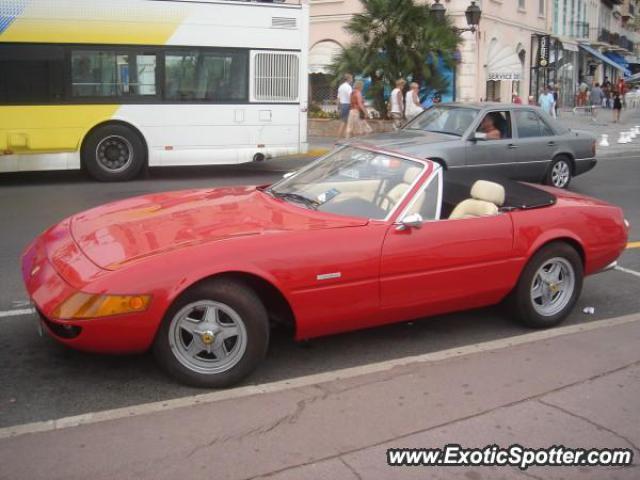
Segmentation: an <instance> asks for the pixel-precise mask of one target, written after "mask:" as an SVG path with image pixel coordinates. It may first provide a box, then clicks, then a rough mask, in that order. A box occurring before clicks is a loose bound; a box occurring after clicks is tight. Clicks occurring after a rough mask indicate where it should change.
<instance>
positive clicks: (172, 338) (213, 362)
mask: <svg viewBox="0 0 640 480" xmlns="http://www.w3.org/2000/svg"><path fill="white" fill-rule="evenodd" d="M169 346H170V347H171V350H172V352H173V354H174V355H175V357H176V358H177V359H178V361H179V362H180V363H181V364H182V365H184V366H185V367H186V368H188V369H189V370H191V371H194V372H198V373H203V374H207V375H212V374H217V373H222V372H226V371H227V370H230V369H231V368H233V367H234V366H235V365H236V364H237V363H238V362H239V361H240V360H241V359H242V357H243V356H244V353H245V351H246V349H247V330H246V328H245V325H244V322H243V321H242V318H241V317H240V315H238V313H237V312H236V311H235V310H234V309H233V308H231V307H230V306H229V305H226V304H224V303H220V302H214V301H211V300H200V301H197V302H193V303H190V304H188V305H185V307H184V308H182V309H181V310H180V311H179V312H178V313H176V314H175V316H174V317H173V318H172V319H171V324H170V325H169Z"/></svg>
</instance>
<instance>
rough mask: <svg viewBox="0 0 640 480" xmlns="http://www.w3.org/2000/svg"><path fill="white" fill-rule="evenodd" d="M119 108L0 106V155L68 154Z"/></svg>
mask: <svg viewBox="0 0 640 480" xmlns="http://www.w3.org/2000/svg"><path fill="white" fill-rule="evenodd" d="M118 108H119V105H38V106H0V152H3V151H7V150H8V151H11V152H13V153H43V152H69V151H75V150H77V149H78V148H79V146H80V140H81V139H82V137H83V136H84V134H85V133H86V132H87V131H88V130H89V129H91V128H92V127H93V126H95V125H96V124H98V123H100V122H104V121H106V120H110V119H111V118H113V116H114V114H115V113H116V111H117V110H118Z"/></svg>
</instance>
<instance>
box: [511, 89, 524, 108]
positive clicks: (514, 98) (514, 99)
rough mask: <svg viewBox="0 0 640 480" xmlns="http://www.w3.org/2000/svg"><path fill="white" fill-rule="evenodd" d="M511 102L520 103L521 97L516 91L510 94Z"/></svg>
mask: <svg viewBox="0 0 640 480" xmlns="http://www.w3.org/2000/svg"><path fill="white" fill-rule="evenodd" d="M511 102H512V103H515V104H516V105H522V98H520V95H518V92H513V94H512V95H511Z"/></svg>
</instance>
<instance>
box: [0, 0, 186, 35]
mask: <svg viewBox="0 0 640 480" xmlns="http://www.w3.org/2000/svg"><path fill="white" fill-rule="evenodd" d="M189 9H190V7H189V6H188V5H187V4H184V3H176V2H130V1H126V0H111V1H107V0H82V1H81V2H75V1H74V2H69V1H61V0H55V1H54V0H31V1H29V2H27V3H26V4H25V8H24V10H23V11H21V12H20V13H19V14H18V15H17V16H16V17H15V18H14V19H13V21H12V22H11V24H10V25H9V26H8V27H7V29H6V30H5V31H4V32H3V33H2V35H0V41H2V42H31V43H40V42H42V43H78V44H95V43H98V44H100V43H104V44H132V45H165V44H166V43H167V41H168V40H169V39H170V38H171V36H172V35H173V34H174V33H175V32H176V30H177V29H178V27H179V26H180V24H181V23H182V22H183V20H184V18H185V16H186V15H188V12H189Z"/></svg>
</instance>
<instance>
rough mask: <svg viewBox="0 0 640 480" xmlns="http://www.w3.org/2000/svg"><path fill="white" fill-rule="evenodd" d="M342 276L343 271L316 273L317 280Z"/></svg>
mask: <svg viewBox="0 0 640 480" xmlns="http://www.w3.org/2000/svg"><path fill="white" fill-rule="evenodd" d="M340 277H342V273H341V272H334V273H323V274H321V275H316V280H331V279H332V278H340Z"/></svg>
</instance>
